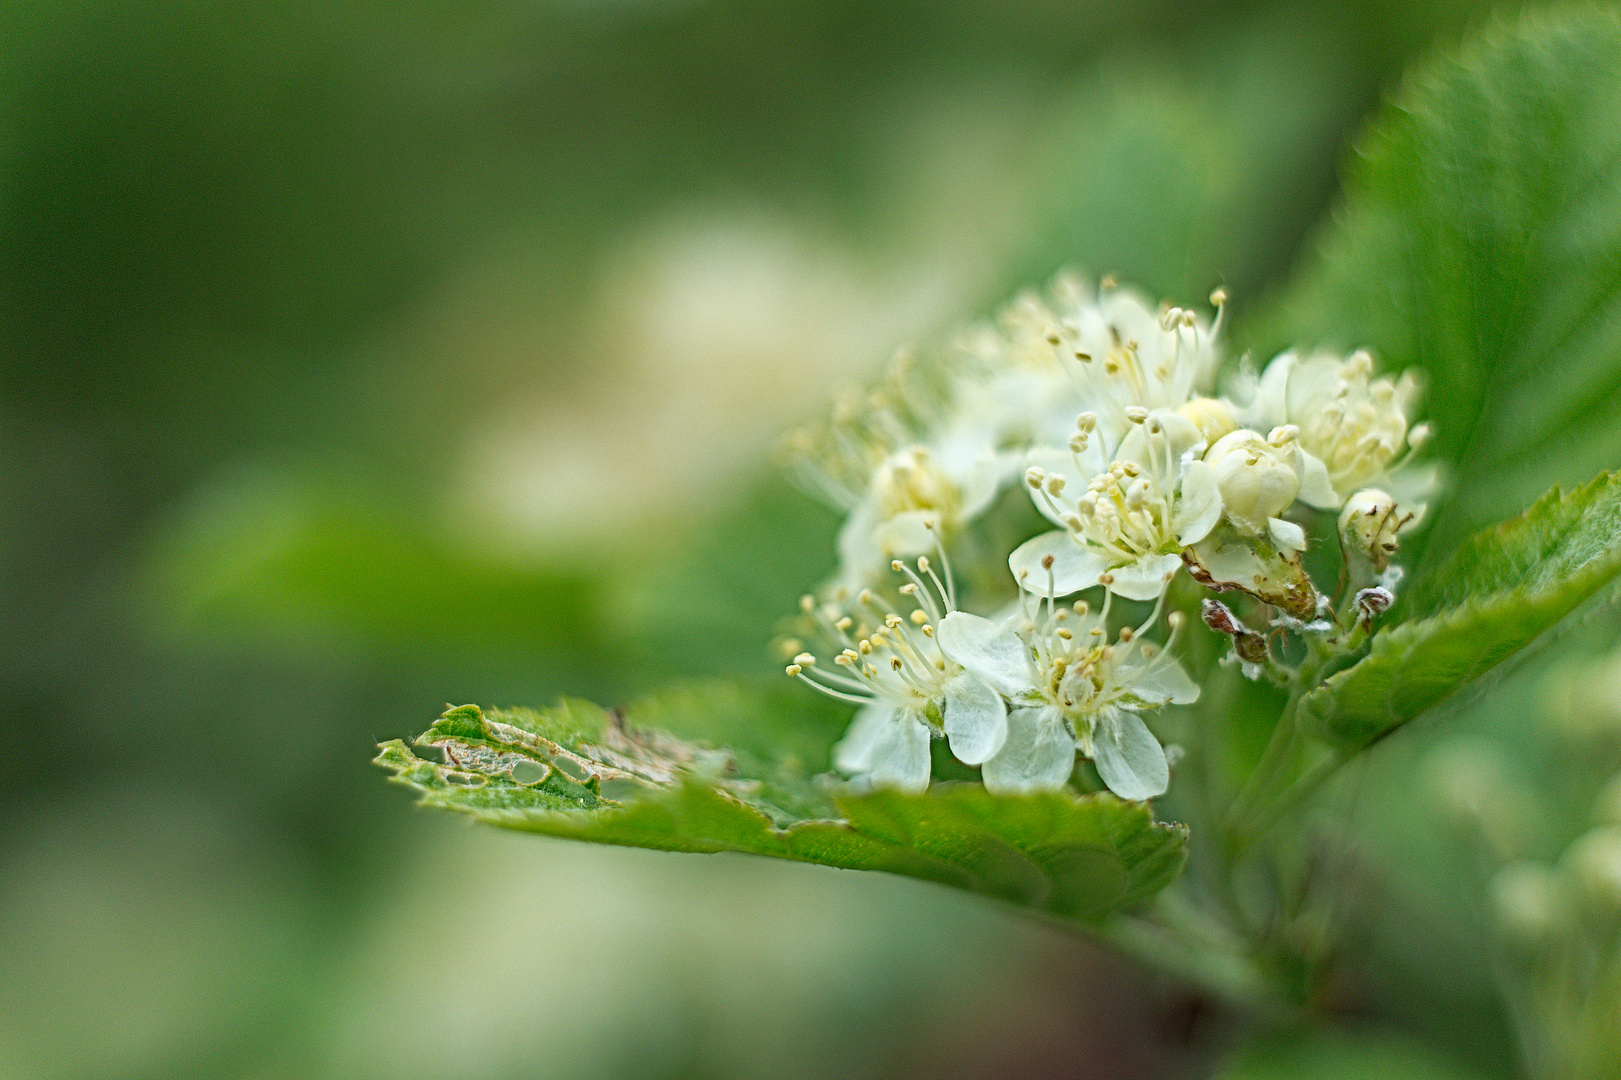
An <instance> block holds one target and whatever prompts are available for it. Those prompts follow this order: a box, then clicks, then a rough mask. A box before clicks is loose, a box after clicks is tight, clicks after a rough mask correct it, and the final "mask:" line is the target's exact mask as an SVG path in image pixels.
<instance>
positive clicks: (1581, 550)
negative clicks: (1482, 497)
mask: <svg viewBox="0 0 1621 1080" xmlns="http://www.w3.org/2000/svg"><path fill="white" fill-rule="evenodd" d="M1618 575H1621V476H1618V475H1617V474H1613V473H1612V474H1606V475H1604V476H1600V477H1598V478H1597V479H1596V480H1594V481H1592V482H1591V483H1589V484H1587V485H1586V486H1584V487H1582V488H1580V489H1578V490H1577V491H1574V492H1572V493H1571V494H1569V495H1565V494H1562V493H1561V492H1560V491H1559V489H1558V488H1555V489H1554V490H1553V491H1550V492H1549V493H1548V494H1546V495H1544V496H1543V497H1542V498H1540V499H1538V500H1537V501H1536V503H1534V504H1533V505H1532V506H1531V508H1530V509H1528V510H1527V511H1526V512H1525V513H1523V514H1521V515H1519V516H1518V517H1515V518H1511V519H1510V520H1508V521H1505V522H1503V523H1502V524H1500V525H1497V526H1495V527H1493V528H1490V529H1486V530H1483V531H1482V532H1479V533H1476V534H1475V535H1473V536H1471V537H1469V538H1468V539H1467V540H1465V541H1464V542H1463V543H1462V544H1460V545H1459V546H1458V548H1457V550H1456V551H1454V553H1453V554H1452V556H1451V558H1450V559H1449V560H1448V561H1447V562H1446V563H1445V564H1444V565H1443V566H1441V567H1440V568H1439V569H1438V570H1437V571H1436V572H1435V573H1434V574H1432V575H1431V576H1429V577H1428V578H1427V579H1426V580H1425V581H1424V582H1423V583H1422V584H1421V586H1420V587H1419V588H1418V589H1417V590H1416V593H1417V595H1418V596H1419V597H1420V600H1419V601H1418V603H1419V605H1420V607H1421V610H1429V611H1433V612H1435V614H1432V615H1430V616H1428V617H1426V618H1421V619H1413V620H1410V621H1408V622H1404V623H1402V624H1400V625H1398V626H1395V627H1393V628H1391V629H1389V630H1382V631H1380V632H1379V633H1378V634H1377V635H1375V637H1374V639H1373V646H1372V648H1371V650H1370V651H1369V653H1368V655H1367V656H1366V657H1364V658H1363V659H1362V660H1361V661H1360V662H1358V663H1357V664H1355V665H1353V666H1352V667H1349V668H1347V669H1345V670H1344V671H1341V672H1338V673H1337V674H1335V675H1333V676H1331V677H1330V678H1329V679H1328V680H1327V681H1326V682H1324V684H1323V685H1322V686H1320V687H1318V688H1317V689H1316V690H1313V691H1312V692H1311V694H1309V695H1308V696H1307V697H1306V700H1305V707H1306V710H1307V712H1308V715H1310V716H1312V717H1314V718H1315V720H1316V723H1317V725H1318V728H1319V730H1320V731H1321V732H1322V733H1323V734H1324V735H1326V736H1327V737H1328V738H1329V739H1331V740H1332V741H1334V742H1336V743H1338V744H1340V745H1341V746H1343V747H1346V748H1350V749H1354V748H1357V747H1360V746H1365V745H1367V744H1368V743H1370V742H1372V741H1373V740H1374V739H1377V738H1379V737H1380V736H1381V735H1384V734H1385V733H1387V732H1389V731H1391V730H1393V729H1394V728H1396V727H1398V726H1399V725H1401V724H1403V723H1406V722H1407V721H1409V720H1411V719H1413V718H1414V717H1417V716H1419V715H1420V714H1422V713H1424V712H1425V711H1427V710H1428V709H1430V708H1432V707H1433V706H1435V705H1437V704H1439V703H1440V702H1442V701H1443V700H1445V699H1446V698H1448V697H1450V696H1451V695H1452V694H1453V693H1454V692H1456V691H1457V690H1459V689H1460V688H1462V687H1463V686H1465V685H1467V684H1468V683H1470V682H1472V681H1473V680H1475V679H1476V678H1478V677H1479V676H1481V675H1483V674H1485V673H1486V672H1487V671H1489V670H1490V669H1492V668H1494V667H1496V666H1497V665H1498V664H1500V663H1502V662H1503V661H1505V660H1507V659H1508V658H1509V657H1511V656H1512V655H1514V654H1515V653H1517V652H1519V651H1520V650H1521V649H1523V648H1525V647H1526V646H1527V645H1530V644H1531V643H1532V642H1534V641H1535V640H1536V639H1537V638H1538V637H1540V636H1541V635H1542V634H1543V633H1544V632H1545V631H1547V630H1548V629H1549V628H1551V627H1552V626H1553V625H1554V624H1555V623H1557V622H1558V621H1559V620H1561V619H1563V618H1564V617H1565V616H1566V615H1568V614H1570V613H1571V612H1572V611H1574V610H1575V609H1576V608H1577V607H1578V606H1580V605H1581V604H1582V603H1583V602H1584V601H1586V600H1587V599H1589V598H1590V597H1592V596H1593V595H1594V594H1595V593H1597V592H1598V591H1599V590H1601V589H1603V588H1604V587H1605V586H1607V585H1608V584H1610V583H1611V582H1612V581H1614V580H1615V579H1616V577H1617V576H1618Z"/></svg>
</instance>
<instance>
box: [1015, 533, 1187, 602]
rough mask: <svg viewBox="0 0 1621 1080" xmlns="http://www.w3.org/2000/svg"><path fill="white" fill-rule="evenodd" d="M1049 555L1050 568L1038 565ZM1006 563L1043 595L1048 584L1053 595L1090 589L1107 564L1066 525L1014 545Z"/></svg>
mask: <svg viewBox="0 0 1621 1080" xmlns="http://www.w3.org/2000/svg"><path fill="white" fill-rule="evenodd" d="M1049 555H1051V556H1052V560H1053V564H1052V566H1051V567H1050V568H1048V567H1044V566H1042V565H1041V564H1042V561H1043V560H1044V559H1046V558H1047V556H1049ZM1007 564H1008V569H1009V570H1012V571H1013V580H1015V581H1017V582H1018V583H1019V584H1020V585H1021V586H1023V587H1024V589H1025V590H1026V591H1027V592H1033V593H1035V594H1036V595H1037V596H1046V595H1047V589H1048V587H1049V584H1050V586H1051V588H1052V594H1053V595H1054V596H1068V595H1069V594H1070V593H1076V592H1080V591H1081V590H1082V589H1089V588H1091V587H1092V586H1093V585H1096V584H1097V583H1098V575H1099V574H1101V573H1103V572H1104V571H1105V570H1107V569H1108V568H1109V560H1108V559H1107V558H1105V557H1104V556H1103V555H1101V554H1099V553H1098V552H1096V551H1093V550H1092V549H1090V548H1084V547H1082V546H1081V545H1079V544H1077V543H1076V542H1075V541H1074V539H1073V538H1071V536H1070V534H1069V531H1068V530H1066V529H1054V530H1053V531H1052V532H1044V533H1042V534H1041V535H1039V536H1034V537H1031V538H1030V539H1029V540H1026V541H1025V542H1024V543H1022V544H1020V545H1019V546H1018V547H1016V548H1014V549H1013V554H1012V555H1009V556H1008V561H1007ZM1049 573H1050V574H1051V578H1050V579H1049V577H1048V575H1049ZM1154 595H1156V596H1158V595H1159V594H1158V593H1155V594H1154Z"/></svg>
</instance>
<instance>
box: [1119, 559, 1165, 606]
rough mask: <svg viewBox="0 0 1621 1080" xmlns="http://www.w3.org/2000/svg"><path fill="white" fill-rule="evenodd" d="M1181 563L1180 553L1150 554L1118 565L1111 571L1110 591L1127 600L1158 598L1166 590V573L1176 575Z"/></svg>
mask: <svg viewBox="0 0 1621 1080" xmlns="http://www.w3.org/2000/svg"><path fill="white" fill-rule="evenodd" d="M1181 565H1182V556H1180V555H1149V556H1147V557H1145V558H1141V559H1138V560H1137V561H1136V562H1134V563H1127V564H1126V565H1125V566H1117V567H1115V568H1114V569H1113V570H1110V571H1109V573H1110V574H1112V575H1113V576H1114V583H1113V584H1111V585H1110V586H1109V591H1110V592H1112V593H1114V594H1115V595H1116V596H1124V597H1125V598H1126V599H1127V600H1157V599H1158V598H1159V594H1160V593H1162V592H1164V591H1165V582H1166V575H1168V574H1169V575H1172V576H1175V574H1176V570H1177V567H1179V566H1181Z"/></svg>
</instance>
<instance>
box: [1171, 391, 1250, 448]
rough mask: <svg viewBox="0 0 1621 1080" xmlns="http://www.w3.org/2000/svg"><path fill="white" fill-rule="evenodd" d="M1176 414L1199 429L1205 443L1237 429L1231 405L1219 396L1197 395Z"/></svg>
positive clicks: (1212, 441)
mask: <svg viewBox="0 0 1621 1080" xmlns="http://www.w3.org/2000/svg"><path fill="white" fill-rule="evenodd" d="M1176 412H1177V415H1179V416H1181V417H1182V418H1183V419H1184V420H1187V421H1190V422H1191V423H1192V424H1193V426H1194V427H1196V428H1198V429H1199V434H1200V435H1202V436H1204V441H1205V442H1206V443H1214V442H1215V441H1216V440H1217V439H1220V438H1221V437H1222V436H1224V435H1229V434H1231V433H1232V432H1234V431H1236V430H1238V422H1237V421H1236V420H1234V419H1233V410H1232V406H1230V405H1228V404H1227V403H1226V402H1225V401H1223V400H1221V399H1220V398H1207V397H1198V398H1194V399H1193V400H1192V401H1189V402H1187V403H1186V404H1185V405H1183V406H1181V407H1180V408H1178V409H1177V410H1176Z"/></svg>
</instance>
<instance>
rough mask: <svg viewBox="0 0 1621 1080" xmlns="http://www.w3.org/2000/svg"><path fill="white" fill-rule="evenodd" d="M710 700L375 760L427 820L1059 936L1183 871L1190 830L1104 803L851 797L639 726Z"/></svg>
mask: <svg viewBox="0 0 1621 1080" xmlns="http://www.w3.org/2000/svg"><path fill="white" fill-rule="evenodd" d="M717 695H718V708H719V711H721V712H724V711H725V710H726V709H728V708H735V707H736V705H737V704H738V702H739V700H740V699H739V697H738V696H737V695H736V694H735V692H732V693H728V692H725V691H702V692H691V691H689V692H686V694H685V697H684V698H683V697H682V696H681V695H677V698H676V702H675V704H674V705H671V704H668V703H666V702H665V701H662V700H658V701H654V702H649V703H647V704H644V705H642V706H639V707H636V708H633V709H632V710H631V711H630V713H629V714H627V715H623V716H622V715H621V714H619V713H618V712H616V711H610V710H604V709H600V708H598V707H596V706H594V705H591V704H589V703H586V702H581V701H572V700H565V701H563V702H560V703H559V704H558V705H557V706H555V707H554V708H551V709H546V710H541V711H536V710H530V709H491V710H483V709H480V708H479V707H477V706H475V705H463V706H461V707H459V708H454V709H450V710H448V711H447V712H445V713H444V715H442V716H441V717H440V718H439V720H438V721H437V722H435V723H434V725H433V726H432V727H431V728H429V729H428V731H427V732H425V733H424V734H423V735H422V736H421V737H420V738H418V739H417V740H416V741H415V744H414V746H415V748H416V749H422V748H431V749H432V750H434V751H436V752H437V753H438V755H439V757H440V758H441V760H437V761H436V760H432V759H431V758H430V757H428V756H425V755H423V756H419V755H418V753H417V752H416V751H415V750H414V749H413V747H411V746H407V745H406V744H405V743H404V742H401V741H399V740H394V741H392V742H388V743H384V744H382V746H381V753H379V754H378V756H377V759H376V761H377V764H379V765H382V766H383V767H384V768H387V769H389V770H391V771H392V772H393V774H394V775H393V780H394V781H395V782H396V783H399V784H403V785H405V786H407V787H409V788H412V789H413V790H415V791H416V792H418V793H419V795H420V796H421V799H420V801H421V803H422V805H425V806H435V807H439V808H442V809H447V810H455V811H459V812H462V813H466V814H470V815H472V816H473V817H475V818H477V819H478V820H480V821H483V822H486V823H488V824H491V825H499V826H502V827H504V828H510V829H519V830H524V831H529V832H537V833H544V834H547V835H550V836H561V837H568V838H571V839H576V840H589V841H594V842H597V843H605V844H624V845H630V846H635V847H646V848H656V849H660V850H665V851H691V852H716V851H735V852H746V853H749V854H755V855H770V856H775V857H777V858H784V859H793V860H797V861H801V862H812V863H822V864H824V865H828V866H841V867H846V868H850V869H861V870H885V871H888V872H890V873H895V874H904V875H906V876H909V877H916V878H922V879H924V880H926V881H935V882H939V883H941V884H945V885H952V886H955V887H957V888H960V889H966V890H969V891H971V892H977V893H983V894H985V895H988V896H994V897H997V898H999V899H1002V900H1006V901H1008V902H1010V903H1013V904H1017V905H1019V906H1021V907H1025V908H1029V909H1032V910H1035V911H1039V912H1042V913H1045V914H1048V915H1053V916H1057V917H1060V918H1064V919H1074V920H1081V921H1095V920H1098V919H1101V918H1103V917H1104V916H1106V915H1108V914H1110V913H1111V912H1114V911H1117V910H1121V909H1125V908H1130V907H1136V906H1140V905H1141V904H1143V903H1145V902H1146V901H1148V900H1149V899H1151V898H1152V897H1153V896H1154V895H1155V894H1156V893H1158V892H1159V891H1160V890H1161V889H1163V888H1165V887H1166V886H1167V885H1169V884H1170V883H1171V882H1172V881H1173V880H1175V878H1176V876H1177V875H1178V874H1179V873H1180V872H1181V868H1182V863H1183V861H1184V859H1185V857H1186V840H1187V832H1186V829H1185V828H1184V827H1183V826H1180V825H1166V824H1161V823H1158V822H1155V821H1154V819H1153V815H1152V813H1151V812H1150V810H1149V808H1148V807H1147V806H1146V805H1145V804H1142V803H1130V802H1123V801H1121V800H1119V799H1117V798H1115V797H1114V796H1112V795H1109V794H1107V793H1097V794H1090V795H1080V796H1076V795H1072V794H1068V793H1060V792H1047V793H1042V794H1037V795H1028V796H1018V797H1008V796H996V795H992V794H990V793H989V792H987V791H986V790H985V789H984V788H983V787H981V786H980V785H978V784H968V783H944V784H936V785H935V786H934V787H933V788H931V789H930V790H929V791H927V792H925V793H923V794H920V795H908V794H902V793H900V792H896V791H884V790H880V791H872V792H867V793H854V792H850V791H846V790H844V789H842V788H840V787H839V786H838V785H836V784H831V783H822V782H818V781H816V780H814V779H812V778H810V777H808V776H806V775H805V773H804V771H803V770H801V769H796V768H794V767H793V762H792V761H789V760H785V759H771V758H768V757H766V756H764V755H763V754H756V753H749V752H746V751H741V750H738V751H733V750H721V749H716V748H714V747H712V746H710V745H707V744H705V743H702V742H698V741H692V740H688V739H684V738H680V737H677V736H675V735H672V734H670V733H668V732H665V731H661V730H658V729H655V728H650V727H646V726H644V724H643V718H644V717H656V718H664V719H668V718H678V717H680V716H682V715H686V716H688V717H689V718H691V717H693V715H694V713H696V712H697V711H698V710H699V707H700V706H701V704H702V702H703V700H704V699H705V698H716V697H717ZM822 760H825V757H823V759H822Z"/></svg>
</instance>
